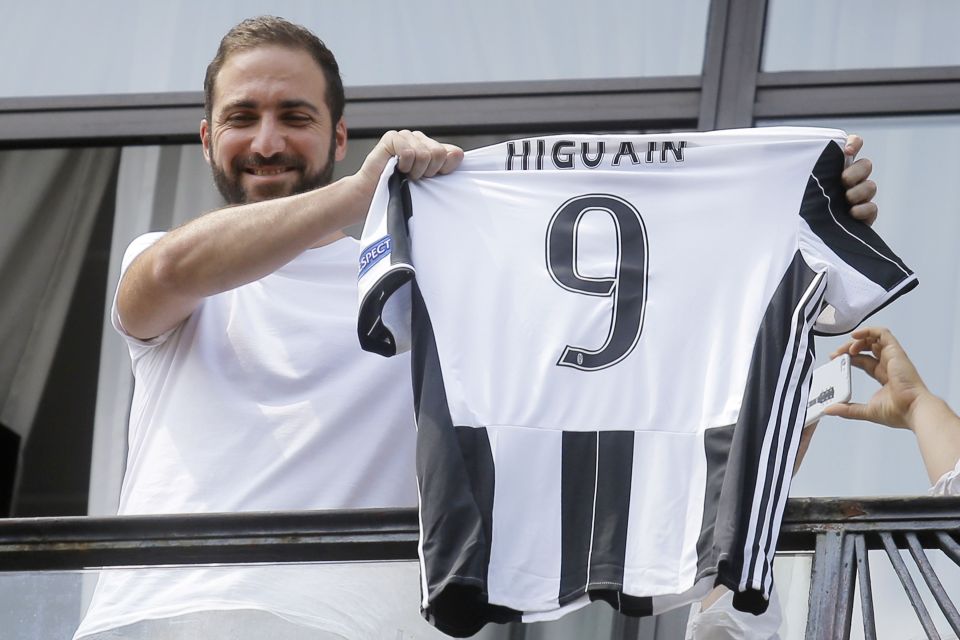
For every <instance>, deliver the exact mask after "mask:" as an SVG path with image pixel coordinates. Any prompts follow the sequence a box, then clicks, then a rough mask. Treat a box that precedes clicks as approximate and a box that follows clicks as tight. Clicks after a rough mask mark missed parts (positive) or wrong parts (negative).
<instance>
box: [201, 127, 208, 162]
mask: <svg viewBox="0 0 960 640" xmlns="http://www.w3.org/2000/svg"><path fill="white" fill-rule="evenodd" d="M200 144H201V146H202V147H203V159H204V160H206V161H207V164H210V123H209V122H207V119H206V118H204V119H203V120H201V121H200Z"/></svg>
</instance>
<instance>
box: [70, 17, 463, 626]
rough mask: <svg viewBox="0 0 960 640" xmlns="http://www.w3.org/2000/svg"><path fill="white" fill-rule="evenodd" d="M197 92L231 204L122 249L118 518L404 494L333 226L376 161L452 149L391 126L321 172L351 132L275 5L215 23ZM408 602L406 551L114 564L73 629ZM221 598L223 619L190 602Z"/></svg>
mask: <svg viewBox="0 0 960 640" xmlns="http://www.w3.org/2000/svg"><path fill="white" fill-rule="evenodd" d="M205 103H206V104H205V106H206V118H205V119H204V120H203V122H202V123H201V127H200V136H201V141H202V143H203V152H204V156H205V157H206V159H207V161H208V162H209V164H210V166H211V169H212V171H213V175H214V180H215V182H216V184H217V186H218V188H219V189H220V191H221V193H222V194H223V196H224V198H225V199H226V201H227V202H228V203H229V204H230V205H233V206H229V207H227V208H224V209H221V210H219V211H214V212H212V213H209V214H207V215H205V216H203V217H200V218H198V219H197V220H194V221H193V222H191V223H189V224H187V225H184V226H182V227H180V228H179V229H176V230H174V231H171V232H170V233H168V234H148V235H147V236H144V237H141V238H138V239H137V240H135V241H134V242H133V243H132V244H131V246H130V248H129V250H128V251H127V254H126V256H125V258H124V261H123V262H124V271H123V276H122V278H121V281H120V285H119V288H118V293H117V297H116V303H115V306H114V311H113V322H114V326H115V327H116V328H117V329H118V330H119V331H120V332H121V333H122V334H123V335H124V336H125V338H126V340H127V342H128V346H129V348H130V353H131V358H132V360H133V368H134V372H135V376H136V387H135V392H134V398H133V403H132V410H131V420H130V431H129V457H128V463H127V470H126V473H125V477H124V482H123V488H122V491H121V497H120V507H119V512H120V513H121V514H144V513H178V512H220V511H254V510H296V509H336V508H362V507H397V506H403V507H409V506H414V505H415V504H416V485H415V476H414V471H413V459H414V452H413V441H414V425H413V407H412V401H411V397H410V396H411V394H410V386H409V378H408V375H409V374H408V371H409V363H408V362H407V363H404V362H402V361H400V362H397V363H393V362H391V361H387V360H385V359H383V358H381V357H379V356H376V355H372V354H367V353H365V352H363V351H361V350H360V347H359V344H358V341H357V337H356V304H357V301H356V272H357V263H358V258H359V254H360V248H359V244H358V243H357V241H356V240H354V239H352V238H347V237H345V236H344V234H343V233H342V232H341V229H342V228H343V227H345V226H348V225H351V224H354V223H357V222H361V221H362V220H363V217H364V215H365V213H366V210H367V207H368V206H369V202H370V199H371V197H372V194H373V191H374V188H375V186H376V184H377V181H378V179H379V177H380V173H381V171H382V169H383V167H384V165H385V164H386V162H387V160H388V159H389V158H390V157H392V156H398V157H399V159H400V165H401V168H402V169H403V170H405V171H407V172H408V174H409V175H410V177H411V178H414V179H417V178H420V177H428V176H432V175H435V174H437V173H447V172H449V171H451V170H452V169H453V168H454V167H456V165H457V164H458V163H459V161H460V159H461V157H462V151H461V150H460V149H458V148H456V147H453V146H449V145H441V144H439V143H437V142H434V141H432V140H430V139H429V138H427V137H425V136H424V135H422V134H420V133H411V132H408V131H403V132H388V133H387V134H385V135H384V136H383V138H382V139H381V140H380V142H379V143H378V145H377V146H376V147H375V148H374V150H373V151H372V152H371V153H370V155H369V156H368V157H367V159H366V161H365V163H364V164H363V167H362V168H361V170H360V171H359V172H358V173H357V174H355V175H353V176H350V177H347V178H344V179H343V180H340V181H338V182H336V183H335V184H330V183H331V176H332V172H333V163H334V162H335V161H337V160H341V159H342V158H343V157H344V154H345V152H346V145H347V130H346V124H345V121H344V119H343V115H342V114H343V106H344V97H343V87H342V84H341V80H340V76H339V71H338V68H337V64H336V61H335V59H334V57H333V54H332V53H330V51H329V50H327V49H326V47H324V46H323V44H322V43H320V41H319V40H317V39H316V37H315V36H313V35H312V34H310V33H309V32H308V31H306V30H305V29H303V28H302V27H298V26H296V25H292V24H290V23H288V22H285V21H282V20H279V19H276V18H257V19H254V20H249V21H246V22H244V23H241V24H240V25H238V26H237V27H235V28H234V29H232V30H231V31H230V33H228V34H227V35H226V36H225V37H224V39H223V41H222V43H221V46H220V49H219V50H218V52H217V55H216V57H215V58H214V60H213V61H212V62H211V64H210V67H209V69H208V72H207V76H206V81H205ZM375 390H376V391H375ZM398 592H399V593H398ZM416 602H417V579H416V568H415V567H414V566H413V565H412V563H407V565H406V566H401V567H397V566H390V567H380V568H378V567H371V566H370V565H362V566H353V567H346V568H344V567H323V568H320V567H307V568H305V567H243V568H236V567H235V568H229V569H214V568H210V569H204V568H196V569H189V570H144V571H137V572H109V573H104V574H103V576H102V578H101V582H100V585H99V586H98V590H97V594H96V596H95V599H94V601H93V604H92V606H91V612H90V613H89V614H88V615H87V617H86V619H85V621H84V623H83V625H82V627H81V630H80V632H78V637H87V636H88V634H95V633H110V631H109V630H110V629H116V628H120V629H122V633H123V635H124V637H137V635H138V634H140V635H143V636H144V637H152V636H156V635H158V634H168V633H171V630H172V629H174V628H177V629H182V631H178V634H179V635H178V636H177V637H190V638H192V637H202V636H204V635H210V634H209V633H207V632H206V628H207V627H210V631H211V632H213V633H214V636H215V637H216V636H219V635H223V634H227V635H230V637H238V636H239V635H242V634H249V636H250V637H258V638H259V637H263V636H264V635H266V634H267V633H268V632H269V633H273V634H274V635H277V636H279V637H293V636H294V635H295V634H297V633H305V631H298V629H304V630H310V631H311V634H310V637H318V635H317V634H320V633H322V632H326V633H328V634H329V635H330V636H331V637H337V638H340V637H345V638H379V637H389V638H391V640H392V639H394V638H397V637H403V638H412V637H424V635H426V634H432V633H435V632H433V630H432V629H431V628H429V626H428V625H427V624H426V622H424V621H423V620H421V619H420V618H419V614H418V611H417V605H416ZM215 610H231V611H236V612H237V613H235V614H233V615H231V616H229V617H228V618H227V619H224V618H223V617H222V616H217V615H212V614H211V615H201V612H203V611H215ZM261 611H265V612H270V613H271V614H272V615H271V616H262V615H254V614H253V613H249V612H261ZM242 612H248V613H247V614H243V615H241V614H242ZM277 616H282V618H278V617H277ZM400 618H405V619H406V621H403V620H401V619H400ZM151 619H157V620H159V621H158V622H151V621H150V620H151ZM164 620H166V621H164ZM237 620H242V621H244V623H243V624H241V625H240V627H241V628H238V629H236V630H235V631H227V629H226V627H225V626H224V625H225V624H227V622H229V623H230V624H235V623H236V621H237ZM387 625H391V626H389V627H388V626H387ZM437 635H439V634H437ZM163 637H166V636H165V635H164V636H163Z"/></svg>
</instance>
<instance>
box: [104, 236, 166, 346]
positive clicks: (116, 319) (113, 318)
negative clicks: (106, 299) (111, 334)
mask: <svg viewBox="0 0 960 640" xmlns="http://www.w3.org/2000/svg"><path fill="white" fill-rule="evenodd" d="M163 236H164V232H162V231H161V232H153V233H145V234H143V235H142V236H138V237H137V238H134V240H133V242H131V243H130V245H129V246H128V247H127V250H126V252H124V254H123V260H122V261H121V264H120V278H119V279H118V280H117V290H116V292H114V294H113V305H112V306H111V308H110V323H111V324H112V325H113V328H114V329H115V330H116V331H117V333H119V334H120V335H121V336H123V337H124V339H125V340H126V341H127V346H128V347H129V349H130V355H131V357H133V358H134V359H136V358H137V356H138V355H140V354H142V353H145V352H146V351H149V350H150V349H152V348H154V347H156V346H158V345H161V344H163V343H164V342H166V340H167V338H169V337H170V334H172V333H173V332H174V331H175V330H176V327H175V328H173V329H170V330H169V331H167V332H166V333H162V334H160V335H159V336H157V337H155V338H150V339H149V340H141V339H140V338H136V337H134V336H132V335H130V334H129V333H128V332H127V330H126V329H124V328H123V323H122V322H120V314H119V312H118V311H117V296H118V295H119V292H120V284H119V283H120V282H122V281H123V276H124V275H125V274H126V273H127V269H128V268H130V265H131V264H132V263H133V261H134V260H135V259H136V258H137V256H139V255H140V254H141V253H143V252H144V251H146V250H147V249H148V248H150V247H151V246H152V245H153V244H154V243H155V242H156V241H157V240H159V239H160V238H162V237H163Z"/></svg>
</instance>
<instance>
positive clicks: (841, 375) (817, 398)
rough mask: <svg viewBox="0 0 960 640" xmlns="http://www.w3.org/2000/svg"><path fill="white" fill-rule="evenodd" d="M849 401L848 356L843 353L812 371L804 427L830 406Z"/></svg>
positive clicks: (817, 418)
mask: <svg viewBox="0 0 960 640" xmlns="http://www.w3.org/2000/svg"><path fill="white" fill-rule="evenodd" d="M849 400H850V356H849V355H848V354H846V353H845V354H843V355H842V356H840V357H839V358H834V359H833V360H831V361H830V362H828V363H826V364H825V365H823V366H820V367H817V368H816V369H814V371H813V382H812V383H811V385H810V395H809V397H808V398H807V419H806V420H805V421H804V423H803V424H804V426H807V425H808V424H810V423H812V422H816V421H817V420H819V419H820V418H821V417H822V416H823V410H824V409H826V408H827V407H829V406H830V405H832V404H836V403H838V402H847V401H849Z"/></svg>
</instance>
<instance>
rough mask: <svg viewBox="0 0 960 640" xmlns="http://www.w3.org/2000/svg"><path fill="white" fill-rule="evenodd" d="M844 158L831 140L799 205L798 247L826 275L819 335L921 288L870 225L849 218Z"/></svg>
mask: <svg viewBox="0 0 960 640" xmlns="http://www.w3.org/2000/svg"><path fill="white" fill-rule="evenodd" d="M843 165H844V155H843V151H842V150H841V149H840V146H839V145H838V144H837V143H836V142H835V141H831V142H829V143H828V144H827V146H826V148H825V149H824V150H823V152H822V153H821V154H820V157H819V159H818V160H817V163H816V165H815V166H814V168H813V171H812V172H811V173H810V176H809V178H808V180H807V186H806V189H805V190H804V195H803V200H802V202H801V205H800V215H799V216H798V224H799V248H800V251H801V253H802V254H803V258H804V260H805V261H806V262H807V264H808V265H809V266H810V268H812V269H813V270H814V271H817V272H825V273H826V276H827V288H826V292H825V295H824V299H825V301H826V303H827V305H828V306H827V307H825V308H824V309H823V311H822V313H821V314H820V317H819V318H818V319H817V322H816V323H815V325H814V331H815V332H816V333H818V334H820V335H839V334H843V333H847V332H848V331H851V330H852V329H854V328H856V327H857V325H859V324H860V323H861V322H863V321H864V320H865V319H866V318H868V317H869V316H871V315H873V314H874V313H876V312H877V311H879V310H880V309H882V308H883V307H885V306H886V305H888V304H890V303H891V302H893V301H894V300H895V299H897V298H898V297H900V296H901V295H903V294H904V293H906V292H907V291H909V290H910V289H912V288H913V287H915V286H916V285H917V277H916V276H915V275H914V274H913V271H911V270H910V269H909V268H908V267H907V266H906V265H905V264H904V263H903V261H902V260H900V258H899V257H898V256H897V255H896V254H895V253H893V251H891V250H890V248H889V247H888V246H887V245H886V244H885V243H884V241H883V240H881V239H880V236H878V235H877V233H876V232H875V231H874V230H873V229H871V228H870V227H869V226H868V225H866V224H864V223H863V222H860V221H859V220H857V219H855V218H853V217H852V216H851V215H850V207H849V205H848V204H847V199H846V193H845V189H844V187H843V183H842V182H841V180H840V173H841V172H842V171H843Z"/></svg>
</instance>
